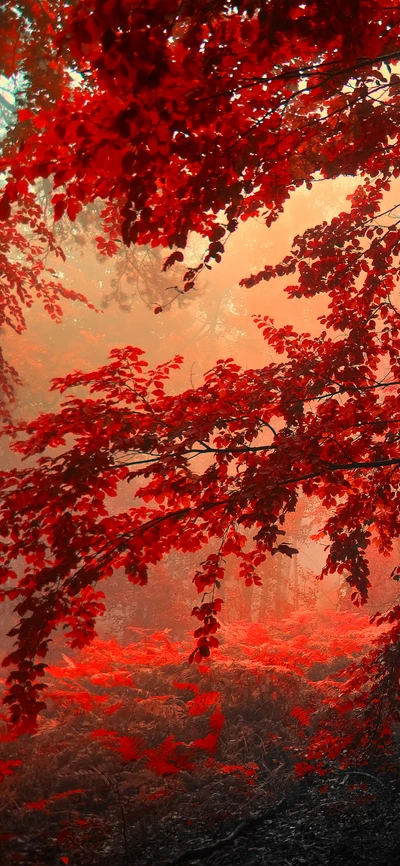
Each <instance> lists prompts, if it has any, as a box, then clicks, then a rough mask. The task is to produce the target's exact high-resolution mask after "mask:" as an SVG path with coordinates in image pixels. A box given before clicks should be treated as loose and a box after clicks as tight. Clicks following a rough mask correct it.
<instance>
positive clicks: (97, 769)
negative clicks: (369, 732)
mask: <svg viewBox="0 0 400 866" xmlns="http://www.w3.org/2000/svg"><path fill="white" fill-rule="evenodd" d="M339 625H340V626H341V628H342V626H343V623H342V621H340V623H339ZM345 625H346V631H345V641H346V650H347V651H349V649H351V648H352V645H350V644H349V641H350V637H349V629H348V628H347V622H346V623H345ZM253 631H254V629H253ZM310 633H311V637H310V638H309V640H310V641H311V640H314V639H315V637H314V635H315V630H312V631H311V629H310ZM335 634H336V632H332V641H334V643H333V644H332V645H333V646H334V647H336V645H337V641H336V637H335ZM260 636H261V638H263V640H264V643H262V641H261V639H260ZM253 637H257V638H258V640H257V641H256V640H255V639H254V640H253V643H252V645H250V644H249V645H247V644H243V645H244V647H245V650H246V654H245V658H244V660H242V658H241V656H239V653H238V651H236V650H235V647H233V648H232V647H230V648H229V654H226V656H223V655H222V653H221V654H220V656H219V658H218V660H217V661H216V662H215V663H214V666H213V665H210V666H209V667H205V666H204V667H203V668H200V666H199V667H197V668H195V667H193V666H189V665H188V663H187V650H186V649H185V648H183V649H182V647H181V646H180V645H178V644H174V643H173V642H171V641H170V640H169V638H168V637H167V636H166V635H165V634H155V635H153V636H152V637H151V638H150V637H148V636H147V637H146V641H145V642H141V643H134V644H131V645H128V646H126V647H122V646H120V645H119V644H118V643H117V642H115V641H108V642H104V641H97V642H94V643H93V644H92V645H91V646H90V647H89V648H87V649H86V650H85V651H83V652H82V653H80V654H79V655H77V656H76V657H74V659H72V658H70V657H69V656H67V655H65V654H61V655H60V658H61V661H62V666H60V664H58V665H55V664H53V665H52V666H50V668H49V669H48V680H47V681H48V691H47V700H48V709H47V710H46V711H45V713H44V714H43V715H42V717H41V720H40V726H39V729H38V731H37V732H36V733H35V734H34V735H33V736H30V735H23V736H22V737H20V738H17V739H15V737H13V736H12V735H10V734H9V732H8V729H7V728H6V726H5V724H4V723H3V728H2V729H1V728H0V866H184V864H186V863H188V864H196V863H197V864H200V866H201V864H204V866H267V864H271V866H272V864H273V866H319V864H327V866H330V864H331V866H339V864H340V866H350V864H351V866H357V864H360V866H394V864H396V866H397V864H399V863H400V826H399V821H398V818H399V811H400V808H399V807H400V772H399V771H400V732H399V731H398V730H397V726H396V730H394V732H393V733H394V740H393V743H392V748H391V749H387V747H386V744H385V743H383V742H381V741H379V742H378V743H377V745H376V749H375V751H377V757H376V759H375V763H373V762H372V759H370V760H369V763H368V762H367V759H366V757H365V755H364V758H363V759H362V760H358V759H357V758H356V757H355V755H354V754H346V753H345V752H344V751H342V752H341V756H340V757H339V758H338V759H336V760H335V761H334V760H330V759H328V758H327V759H326V761H325V764H324V767H325V769H322V770H320V772H321V775H317V774H315V773H310V774H307V775H306V776H305V777H304V778H301V773H302V772H303V770H302V768H303V767H304V766H306V765H305V764H302V763H301V762H302V761H304V755H306V754H307V744H308V743H309V741H310V737H312V734H313V730H314V728H313V724H314V725H318V724H319V723H320V720H321V719H325V718H326V719H327V720H328V722H329V725H330V728H329V730H332V731H333V738H334V739H335V737H336V736H337V737H339V735H340V725H341V724H346V725H348V721H347V720H346V717H343V716H341V715H339V716H338V717H336V716H335V715H332V709H331V707H330V704H329V703H328V704H326V703H323V702H322V700H321V696H322V698H323V697H324V696H325V695H326V694H330V691H329V692H326V688H328V687H329V689H330V690H331V691H332V689H336V688H337V685H338V684H339V683H340V682H341V680H340V679H335V677H339V676H340V675H339V674H336V673H335V670H338V669H339V668H340V666H343V658H333V657H332V648H331V645H330V644H329V642H328V641H327V639H326V638H325V634H323V640H322V638H321V637H320V636H319V637H318V641H319V644H320V646H321V647H322V648H324V647H325V650H326V654H327V656H329V657H330V658H333V660H331V661H330V663H329V665H328V664H325V663H324V662H323V659H324V658H325V657H324V656H323V655H322V650H320V649H318V659H319V661H318V664H317V663H316V662H315V658H316V649H314V647H313V646H312V645H311V644H310V649H309V650H308V649H307V646H305V637H304V635H303V636H300V637H298V636H297V633H295V635H294V637H293V648H292V644H291V641H290V640H289V639H288V640H285V641H283V640H282V641H279V640H278V638H275V637H274V640H272V639H271V640H269V641H268V640H267V638H266V637H263V634H261V631H260V628H259V627H258V632H257V635H255V636H253ZM356 638H357V635H356V636H355V638H354V643H356V642H357V641H356ZM343 640H344V639H342V643H343ZM299 641H301V654H302V659H303V663H305V662H304V660H306V661H307V665H308V668H307V670H308V673H309V675H302V674H301V672H300V673H298V672H297V671H296V670H293V667H294V661H293V660H292V656H293V657H294V659H296V658H298V654H299V647H298V642H299ZM281 645H282V646H281ZM248 647H249V648H248ZM241 651H242V652H243V650H241ZM235 653H236V654H235ZM250 653H257V658H256V661H255V662H254V664H253V663H251V660H252V657H251V655H250ZM307 653H308V655H307ZM271 654H273V655H271ZM249 658H250V660H249ZM321 658H322V661H321ZM282 660H283V661H285V660H286V667H284V666H283V665H282ZM311 675H312V676H313V677H314V679H311ZM321 676H323V677H325V678H326V679H324V680H321V679H317V677H321ZM332 677H333V679H332ZM318 701H319V702H318ZM313 702H314V703H313ZM313 705H314V706H316V712H315V718H316V722H313V717H312V716H311V717H309V716H310V714H309V712H308V708H311V709H312V706H313ZM311 709H310V712H311ZM357 719H359V711H358V710H356V712H355V714H354V715H353V716H352V720H353V724H354V726H355V725H356V723H357ZM343 720H344V721H343ZM346 730H347V729H345V731H346ZM346 748H348V747H346ZM299 761H300V764H299V763H298V762H299ZM340 765H342V766H344V765H347V766H348V769H343V770H341V769H339V767H340Z"/></svg>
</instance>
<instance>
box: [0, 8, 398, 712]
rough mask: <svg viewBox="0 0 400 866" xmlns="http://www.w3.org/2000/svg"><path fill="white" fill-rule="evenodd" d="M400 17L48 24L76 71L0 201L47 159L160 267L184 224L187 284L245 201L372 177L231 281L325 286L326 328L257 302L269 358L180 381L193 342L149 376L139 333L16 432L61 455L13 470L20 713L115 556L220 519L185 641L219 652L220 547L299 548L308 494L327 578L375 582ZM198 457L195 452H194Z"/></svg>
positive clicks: (143, 552) (394, 427)
mask: <svg viewBox="0 0 400 866" xmlns="http://www.w3.org/2000/svg"><path fill="white" fill-rule="evenodd" d="M41 5H42V4H41ZM399 27H400V20H399V17H398V8H397V4H396V3H394V2H393V0H385V2H380V0H378V2H377V0H373V2H371V0H357V2H356V0H347V2H343V3H340V4H336V5H334V6H333V5H332V3H331V2H327V0H322V2H318V3H314V2H307V0H306V2H304V3H302V4H299V3H298V2H294V0H284V2H282V0H269V2H256V0H243V2H237V3H230V2H227V0H224V2H223V0H209V2H204V3H194V2H191V0H187V2H183V3H181V2H178V0H163V2H159V0H146V2H142V0H140V2H139V0H90V2H86V0H85V2H81V3H78V4H76V5H75V6H73V8H72V9H71V10H70V12H69V13H68V15H67V18H66V21H65V23H64V24H62V23H60V24H59V26H57V28H56V31H55V35H54V39H53V45H54V51H55V52H57V51H58V54H57V55H55V56H57V58H58V61H57V62H59V61H60V58H61V57H63V58H64V63H65V68H69V69H74V70H75V71H76V73H77V76H76V81H75V83H74V82H72V83H71V82H69V83H65V82H64V86H63V89H62V93H61V95H60V96H59V97H58V98H55V99H54V100H53V102H52V104H51V105H50V106H49V107H47V108H40V109H39V108H37V106H36V105H35V104H34V105H33V107H32V109H31V112H30V114H28V113H27V112H26V111H25V112H24V114H23V115H22V120H23V121H24V122H26V123H27V124H28V125H30V131H27V132H26V134H25V135H24V137H23V138H21V141H20V146H19V151H18V153H16V152H15V149H13V148H10V150H9V151H8V152H7V154H6V155H5V156H4V157H3V159H2V162H1V167H2V169H3V171H5V172H6V173H7V178H6V181H5V185H4V189H3V194H2V198H1V200H0V215H1V216H2V217H3V219H8V218H9V215H10V213H11V212H12V211H11V209H12V207H13V206H14V204H15V203H16V204H17V205H18V206H19V207H21V189H22V190H24V189H25V186H24V184H25V183H26V181H28V182H29V183H31V184H33V183H34V182H35V181H36V180H37V179H38V178H40V177H42V178H43V177H44V178H51V179H52V182H53V188H54V194H53V200H52V201H53V206H54V217H55V219H56V220H57V219H59V218H60V217H61V216H62V215H63V214H64V213H66V214H67V216H68V217H69V218H70V219H71V220H73V219H75V217H76V215H77V214H78V213H79V211H80V210H81V208H82V207H83V206H84V205H86V204H88V203H89V202H93V201H94V200H96V199H102V200H103V201H104V209H103V212H102V217H103V227H104V233H105V234H106V235H109V236H110V237H111V238H115V237H116V236H118V235H119V236H120V237H121V238H122V240H123V242H124V243H125V244H128V245H129V244H152V245H154V246H156V245H160V244H161V245H163V246H165V247H170V248H174V249H173V252H172V253H171V255H169V257H168V258H167V259H166V261H165V263H164V268H168V267H169V266H170V265H172V264H173V263H174V262H176V261H181V260H182V253H181V252H180V250H181V249H184V248H185V247H186V244H187V240H188V236H189V233H191V232H196V233H198V234H200V235H201V236H203V237H205V238H207V239H208V249H207V252H206V254H205V256H204V257H203V259H202V261H200V263H199V264H198V266H197V267H188V268H187V270H186V273H185V276H184V280H183V285H182V291H188V290H190V289H193V288H194V286H195V280H196V276H197V275H198V273H199V272H200V270H201V269H202V268H203V267H204V266H209V263H210V262H211V261H212V260H214V261H216V262H219V261H220V259H221V256H222V255H223V252H224V244H225V241H226V239H227V237H229V236H230V235H231V234H232V233H234V232H235V230H236V229H237V226H238V221H239V220H240V219H247V218H248V217H250V216H252V215H255V214H262V216H263V218H264V219H265V221H266V224H267V225H271V224H272V223H273V221H274V220H276V219H277V217H278V216H279V214H280V213H281V212H282V209H283V204H284V202H285V201H286V200H287V199H288V198H289V197H290V195H291V193H292V192H293V191H294V190H295V189H296V187H300V186H302V185H303V184H306V185H307V186H308V187H311V186H312V185H313V183H314V182H316V181H320V180H323V179H325V178H335V177H338V176H340V175H352V176H354V177H358V178H359V180H360V182H359V185H358V187H357V189H356V191H355V192H354V194H353V195H352V196H351V197H350V204H349V209H348V211H346V212H344V213H341V214H339V215H338V216H337V217H335V218H334V219H333V220H332V221H331V222H330V223H327V222H323V223H322V224H321V225H318V226H315V227H314V228H313V229H310V230H308V231H306V232H305V233H304V234H303V235H302V236H301V237H296V238H295V239H294V241H293V246H292V251H291V253H290V255H288V256H286V258H285V259H284V261H283V262H280V263H279V264H277V265H276V266H272V265H270V264H267V265H266V266H265V267H264V268H263V269H262V271H261V272H260V273H258V274H254V275H251V276H247V277H246V276H244V278H243V281H242V284H243V285H244V286H247V287H250V286H252V285H254V284H256V283H259V282H261V281H262V280H265V281H268V280H269V279H271V278H272V277H274V276H281V277H282V276H287V277H288V278H289V276H290V280H291V285H288V287H287V292H288V294H289V295H290V296H291V297H311V296H313V295H316V294H317V293H321V292H324V293H325V294H326V296H327V299H328V312H327V313H326V314H325V315H324V316H322V317H321V319H320V323H321V330H320V332H319V334H318V335H317V336H316V337H311V336H310V335H309V334H298V333H296V332H295V331H294V330H293V328H292V327H291V326H289V325H288V326H286V327H283V328H276V327H275V326H274V324H273V322H272V321H271V320H270V319H269V318H268V317H265V318H263V319H257V320H256V323H257V325H258V327H259V328H260V329H261V330H262V333H263V335H264V338H265V340H266V341H267V342H268V344H269V345H270V346H272V347H273V349H274V351H275V352H276V353H280V354H282V362H281V363H271V364H268V365H267V366H263V367H261V368H260V369H254V370H246V371H244V370H241V369H240V368H239V367H238V366H237V365H236V364H235V363H234V361H233V360H232V359H227V360H225V361H220V362H218V363H217V365H216V367H215V368H214V369H213V370H211V371H210V372H209V373H208V374H207V375H206V376H205V379H204V383H203V384H202V385H201V386H200V387H198V388H196V389H191V390H189V391H186V392H184V393H182V394H179V395H177V396H168V394H166V393H165V390H164V385H165V381H166V380H167V379H168V377H169V374H170V370H171V369H174V367H176V366H177V365H178V364H179V363H180V360H181V359H180V358H176V359H174V361H173V362H172V363H167V364H161V365H160V366H158V367H157V368H156V369H155V370H150V371H149V370H147V367H146V364H145V362H144V361H143V360H142V357H141V356H142V352H141V350H140V349H137V348H133V347H131V346H128V347H127V348H126V349H124V350H115V351H114V352H113V353H112V355H111V360H110V363H109V364H108V365H106V366H104V367H102V368H100V369H99V370H96V371H94V372H93V373H91V374H80V373H76V374H72V375H70V376H67V377H66V378H65V379H64V380H62V381H61V380H59V381H56V382H55V383H54V387H55V388H58V389H59V390H60V391H64V390H65V389H66V388H70V387H77V386H86V387H88V388H89V389H90V393H91V394H92V396H90V397H87V398H86V399H77V398H73V397H70V398H68V399H67V400H66V402H65V403H64V405H63V408H62V409H61V411H60V413H59V414H57V415H42V416H40V417H39V418H38V419H37V420H36V421H35V422H33V423H31V424H29V425H27V426H26V427H25V428H23V429H24V431H25V433H26V436H25V439H24V440H23V441H20V442H19V443H18V444H17V445H16V446H15V447H16V449H17V450H18V451H19V452H20V453H21V454H23V455H24V456H29V457H32V456H34V455H39V454H42V453H43V452H44V451H45V450H46V449H48V448H51V447H56V448H59V447H60V446H61V447H62V451H61V453H58V454H57V455H56V456H55V457H51V456H49V455H48V454H47V453H46V455H45V456H42V457H40V458H39V459H38V460H37V462H36V463H32V461H31V460H30V461H29V465H28V468H25V469H19V470H15V471H11V472H9V473H4V474H3V477H2V487H3V500H2V503H3V504H2V511H1V522H0V532H1V535H2V538H3V541H2V543H1V553H2V557H3V561H4V566H3V570H2V575H3V581H4V583H6V582H7V581H9V580H10V579H15V578H16V575H15V572H14V571H13V570H12V566H13V562H14V561H15V560H17V559H18V558H19V557H23V558H25V560H26V563H27V566H26V572H25V574H24V576H23V577H22V578H21V579H20V580H19V581H18V582H17V588H16V589H12V590H11V591H10V590H9V588H8V586H9V585H8V584H7V587H6V589H5V590H4V594H5V595H10V592H11V597H12V598H18V604H17V608H16V609H17V612H18V614H19V616H20V618H21V621H20V625H19V626H17V627H16V628H15V629H13V631H12V634H13V635H15V636H16V638H17V644H16V649H15V650H14V651H13V652H12V653H11V654H10V655H9V657H8V660H7V663H10V664H13V665H16V666H17V668H18V670H17V672H16V673H13V674H11V675H10V679H9V685H10V694H9V696H8V698H7V700H8V702H9V703H10V704H11V707H12V712H13V717H14V718H15V719H18V718H20V716H21V714H22V716H23V717H25V716H27V717H28V718H29V717H32V716H33V715H34V713H35V708H36V709H37V694H38V689H39V690H40V688H41V687H39V686H38V685H37V684H36V683H35V682H34V681H35V680H36V677H37V676H38V675H39V676H40V675H41V674H42V673H43V670H44V666H43V663H42V662H41V661H39V662H38V661H37V657H38V656H39V657H43V656H45V654H46V651H47V647H48V641H49V636H50V634H51V632H52V630H53V629H54V628H55V627H56V626H57V624H58V623H63V625H64V627H65V628H66V629H67V634H68V637H69V640H70V641H71V642H72V645H73V646H82V645H83V644H84V643H85V642H87V641H89V640H90V639H91V637H92V635H93V633H94V623H95V618H96V615H97V614H98V613H99V612H100V611H101V609H102V603H101V600H100V597H101V593H98V592H97V591H95V589H94V587H95V585H96V584H97V583H98V581H99V580H100V579H101V578H103V577H106V576H108V575H110V574H111V573H112V572H113V570H114V569H115V568H120V567H123V568H124V569H125V571H126V573H127V575H128V577H129V579H130V580H131V581H133V582H135V583H144V582H145V581H146V577H147V571H146V568H147V565H148V564H149V563H151V564H152V563H156V562H158V561H160V559H161V558H162V557H163V556H164V555H165V554H167V553H168V552H169V551H171V550H172V549H176V550H181V551H195V550H199V549H201V548H202V547H203V546H204V545H207V544H208V543H209V541H210V540H212V539H217V540H218V546H217V549H216V551H215V552H214V553H212V554H208V555H207V556H206V558H205V560H204V562H203V563H202V567H201V569H200V570H199V571H198V572H197V573H196V575H195V576H194V582H195V585H196V587H197V589H198V590H199V592H200V593H201V594H202V601H201V603H200V605H199V606H198V607H195V609H194V614H195V615H196V616H197V617H198V619H199V620H200V625H199V628H198V629H197V630H196V633H195V634H196V638H197V649H196V650H195V652H194V658H195V660H197V661H198V660H200V659H201V658H203V657H205V656H207V655H208V654H209V652H210V648H212V647H213V646H215V645H216V644H217V638H216V636H215V635H216V632H217V630H218V622H217V614H218V611H219V609H220V605H221V602H220V600H219V599H218V597H216V594H217V591H218V588H219V585H220V582H221V579H222V578H223V575H224V559H225V556H226V555H227V554H228V553H234V554H235V555H236V556H237V557H238V558H239V560H240V563H241V570H242V574H243V577H244V579H245V580H246V582H247V583H249V582H251V581H253V580H254V581H257V580H258V575H257V567H258V566H259V565H260V564H261V563H262V562H263V561H264V560H265V557H266V555H267V553H268V552H272V553H274V552H280V553H282V554H286V555H289V556H291V555H293V553H295V551H294V550H293V548H291V547H290V545H288V544H286V543H285V542H284V541H282V537H283V536H284V530H283V529H282V526H283V525H284V523H285V517H286V515H287V514H288V512H290V511H293V510H294V508H295V507H296V503H297V501H298V497H299V496H300V495H303V494H305V495H307V496H315V497H317V498H318V499H319V500H320V501H321V503H322V505H323V506H325V507H326V508H327V509H329V511H328V515H327V519H326V521H325V524H324V526H323V527H322V529H321V537H322V536H323V537H325V539H326V543H327V547H328V557H327V563H326V567H325V568H324V572H323V573H327V572H339V573H343V572H345V573H346V574H347V575H348V581H349V582H350V583H351V584H352V586H353V587H354V600H355V601H356V602H359V601H361V602H362V601H363V600H364V599H365V598H366V595H367V591H368V585H369V569H368V564H367V560H366V555H365V552H366V549H367V547H368V545H369V544H370V543H371V540H372V537H373V536H374V538H375V540H376V541H377V543H378V545H379V547H380V549H381V550H382V551H390V550H391V549H392V543H393V539H394V538H395V537H397V536H398V534H399V522H398V509H399V493H398V488H397V484H396V479H397V471H398V467H399V465H400V453H399V447H398V441H399V432H398V426H399V397H398V393H399V392H398V385H399V383H400V366H399V360H398V359H399V350H400V338H399V322H400V318H399V312H398V310H397V308H396V304H395V300H396V293H397V280H398V274H399V265H398V254H399V250H400V229H399V228H398V223H399V220H398V216H397V211H396V207H395V206H394V207H393V206H390V207H388V208H387V207H386V205H385V203H384V202H383V199H384V195H385V193H386V192H388V191H389V190H390V188H391V181H392V180H393V179H396V178H397V177H398V174H399V170H400V169H399V161H398V148H399V143H400V142H399V128H398V108H399V87H400V77H399V76H398V75H397V73H396V63H397V59H398V57H399V45H398V31H399ZM22 204H23V203H22ZM176 248H179V249H176ZM156 312H159V308H157V309H156ZM71 437H72V438H71ZM71 443H72V444H71ZM198 456H203V462H202V463H201V465H202V466H204V465H205V463H204V458H206V461H207V462H206V468H205V469H202V470H200V469H199V470H198V471H196V467H198V464H196V462H195V463H193V459H194V458H195V457H198ZM128 481H133V482H134V486H135V491H134V497H133V498H132V507H131V508H130V509H129V510H128V511H126V512H124V513H121V514H118V515H115V514H113V513H111V511H110V506H109V500H108V497H110V496H111V497H112V496H115V495H116V493H117V489H118V486H119V485H120V484H125V483H126V482H128ZM149 502H152V503H153V504H152V506H149V505H148V503H149ZM332 509H333V513H332ZM243 529H246V530H252V531H253V543H252V544H250V545H248V544H247V540H246V536H245V534H244V532H243ZM397 615H398V612H397V613H396V612H395V614H394V618H395V619H396V617H397ZM396 639H397V632H396V629H394V630H393V641H395V640H396ZM39 706H40V704H39Z"/></svg>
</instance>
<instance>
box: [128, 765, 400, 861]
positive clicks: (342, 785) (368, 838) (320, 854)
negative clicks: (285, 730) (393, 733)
mask: <svg viewBox="0 0 400 866" xmlns="http://www.w3.org/2000/svg"><path fill="white" fill-rule="evenodd" d="M324 788H326V790H323V789H324ZM260 794H261V792H257V793H256V792H255V793H254V801H253V804H251V803H249V804H248V806H247V808H246V809H243V804H242V808H239V809H238V812H240V814H241V821H239V819H237V820H236V821H235V820H233V819H232V818H231V819H230V820H221V821H220V823H219V825H218V826H215V827H214V829H213V831H212V832H210V830H209V829H207V821H206V820H203V821H202V816H201V813H200V811H197V812H196V817H195V819H194V821H193V825H192V826H191V828H190V832H187V831H186V832H183V828H182V825H181V827H179V826H177V824H176V823H175V825H174V822H172V821H168V820H166V821H165V822H163V823H161V825H160V826H159V828H158V832H157V834H156V836H155V837H154V838H153V839H151V838H148V839H147V842H146V850H143V849H142V850H141V851H140V856H138V855H139V851H136V856H135V857H134V859H133V861H132V862H133V863H135V864H139V863H140V864H146V866H150V864H151V866H153V864H160V866H164V864H177V866H178V864H183V863H194V864H195V863H202V864H204V866H267V864H274V866H289V864H290V866H314V864H315V866H320V864H332V866H339V864H340V866H347V864H352V866H355V864H360V866H395V864H396V866H397V864H398V863H399V862H400V828H399V822H398V819H399V807H400V791H399V790H396V786H395V785H394V784H393V783H391V782H390V781H388V780H385V781H381V780H377V779H376V778H374V777H373V776H372V775H371V776H369V777H368V776H367V775H365V776H362V774H361V773H360V775H359V776H358V774H357V773H349V774H346V773H343V775H342V776H341V777H336V778H334V779H331V780H330V782H329V783H327V784H326V783H324V784H323V785H321V782H320V781H318V782H316V781H313V782H307V783H306V782H303V783H302V782H300V783H295V784H293V786H291V788H290V789H289V790H288V791H287V796H286V798H285V799H282V796H281V795H282V792H280V793H279V798H278V800H277V804H278V806H277V812H276V813H275V814H273V812H274V808H273V806H271V807H270V808H268V807H267V808H266V807H265V806H264V807H262V805H261V802H262V796H260ZM199 799H200V800H201V799H202V797H200V798H199ZM257 801H258V802H257ZM221 805H224V806H225V808H226V810H227V811H228V810H232V811H236V808H237V806H238V804H233V803H232V802H231V803H229V802H225V803H224V804H221ZM235 806H236V808H235ZM189 811H190V812H191V813H192V814H193V813H194V812H195V810H194V809H193V803H189V802H188V812H189ZM235 828H236V829H237V830H238V834H237V835H235ZM230 834H231V836H230V839H229V841H228V837H229V835H230ZM224 839H226V840H227V841H226V843H225V844H221V847H219V846H218V848H217V849H216V850H215V851H209V853H208V854H207V848H208V846H209V845H210V843H211V844H212V843H217V844H218V842H219V843H222V842H223V840H224ZM194 849H197V851H196V850H194ZM201 849H203V850H201ZM191 855H192V856H191ZM121 866H122V863H121ZM124 866H125V864H124Z"/></svg>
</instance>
